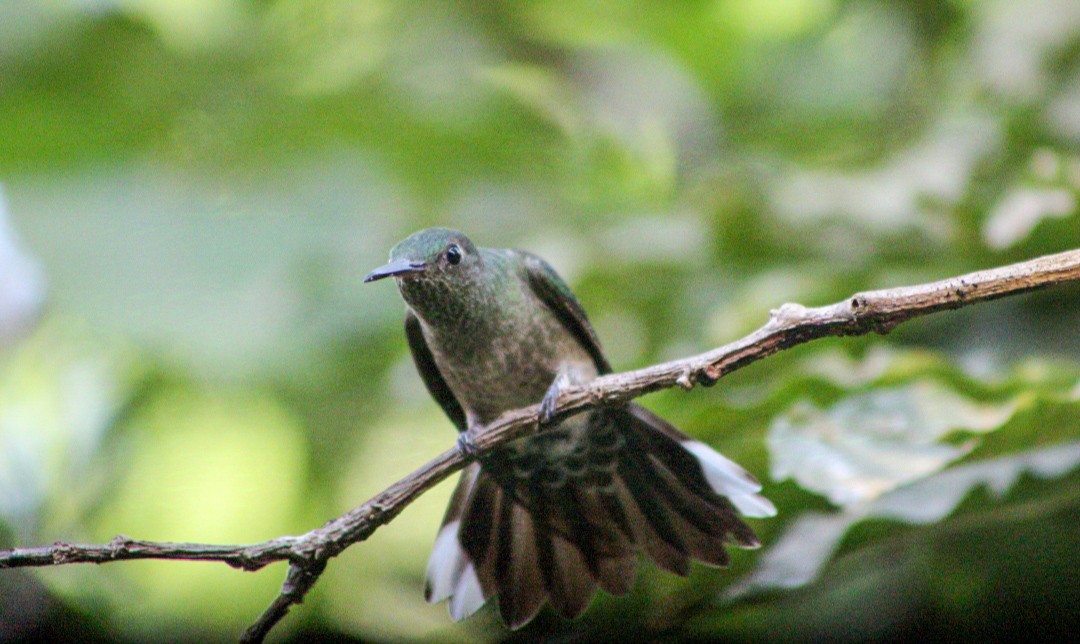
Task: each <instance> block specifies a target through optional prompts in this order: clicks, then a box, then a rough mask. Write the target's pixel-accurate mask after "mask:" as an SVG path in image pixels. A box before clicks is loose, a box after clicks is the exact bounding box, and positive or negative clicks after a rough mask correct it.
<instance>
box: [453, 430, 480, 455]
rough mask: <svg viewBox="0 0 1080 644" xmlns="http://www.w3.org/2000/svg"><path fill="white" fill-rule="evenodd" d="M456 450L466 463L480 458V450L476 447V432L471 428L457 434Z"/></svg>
mask: <svg viewBox="0 0 1080 644" xmlns="http://www.w3.org/2000/svg"><path fill="white" fill-rule="evenodd" d="M457 450H458V453H460V454H461V455H462V456H463V457H464V458H465V460H467V461H475V460H476V458H477V457H478V456H480V448H479V447H477V445H476V432H474V431H473V430H472V428H471V427H470V428H469V429H466V430H465V431H463V432H461V433H460V434H458V437H457Z"/></svg>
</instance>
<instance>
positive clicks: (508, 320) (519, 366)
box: [428, 309, 597, 423]
mask: <svg viewBox="0 0 1080 644" xmlns="http://www.w3.org/2000/svg"><path fill="white" fill-rule="evenodd" d="M428 342H429V345H430V346H431V349H432V354H433V355H434V357H435V362H436V364H437V365H438V367H439V371H440V372H441V373H442V375H443V378H444V379H445V380H446V383H447V385H448V386H449V387H450V389H451V391H453V392H454V396H455V397H456V398H457V400H458V402H460V403H461V406H462V407H463V408H464V409H465V412H466V414H467V415H470V416H473V417H475V418H477V419H478V420H480V421H481V422H483V423H488V422H491V421H492V420H494V419H495V418H497V417H498V416H499V415H500V414H502V413H503V412H506V411H509V410H512V409H517V408H520V407H525V406H528V405H533V404H536V403H538V402H540V400H541V399H542V398H543V397H544V393H545V392H547V390H548V387H550V386H551V383H552V381H553V380H554V379H555V377H556V375H558V374H559V373H560V372H562V373H566V374H567V375H568V376H569V378H570V381H571V382H574V383H579V384H580V383H585V382H588V381H590V380H592V379H593V378H595V377H596V375H597V370H596V366H595V364H594V363H593V360H592V357H591V356H590V355H589V354H588V352H587V351H585V349H584V348H583V347H582V346H581V345H580V343H579V342H578V341H577V339H576V338H575V337H574V336H573V335H571V334H570V332H569V331H567V330H566V328H565V327H564V326H563V325H562V323H561V322H559V320H558V319H556V318H555V316H554V315H552V314H551V313H550V312H548V311H547V310H546V309H540V310H538V311H537V312H536V313H535V314H533V315H528V316H520V315H513V314H508V315H503V316H500V317H495V318H493V319H490V320H485V321H483V322H477V321H474V322H473V324H472V326H471V328H466V329H461V330H459V331H457V332H454V333H445V332H443V333H432V334H431V336H429V337H428Z"/></svg>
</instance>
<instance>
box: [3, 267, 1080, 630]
mask: <svg viewBox="0 0 1080 644" xmlns="http://www.w3.org/2000/svg"><path fill="white" fill-rule="evenodd" d="M1067 282H1080V249H1077V250H1071V251H1066V252H1063V253H1058V254H1056V255H1047V256H1045V257H1040V258H1037V259H1033V260H1030V261H1026V262H1021V263H1018V264H1012V265H1010V266H1004V267H1000V268H994V269H990V270H986V271H979V272H976V273H969V274H967V275H963V276H960V277H953V278H950V279H946V280H942V281H939V282H933V283H930V284H922V285H918V286H908V287H901V288H892V289H885V290H880V291H868V292H865V293H857V294H855V295H853V296H851V297H849V298H847V299H846V300H843V301H841V302H837V303H835V304H831V305H828V306H822V307H818V308H806V307H804V306H801V305H799V304H784V305H783V306H781V307H780V308H778V309H775V310H773V311H772V312H771V313H770V316H769V321H768V322H767V323H766V324H765V325H764V326H762V327H761V328H759V329H758V330H757V331H754V332H753V333H751V334H750V335H748V336H746V337H744V338H742V339H740V340H737V341H735V342H732V343H731V344H727V345H724V346H722V347H719V348H717V349H713V350H712V351H709V352H707V353H703V354H701V355H697V356H692V357H690V358H685V359H682V360H673V361H671V362H666V363H663V364H659V365H655V366H651V367H646V368H644V369H638V370H636V371H627V372H623V373H615V374H609V375H606V376H602V377H599V378H597V379H595V380H593V381H592V382H591V383H589V384H588V385H587V386H583V387H576V388H571V389H567V390H566V391H564V392H563V393H562V395H560V396H559V401H558V412H559V415H560V416H563V415H569V414H572V413H575V412H578V411H581V410H583V409H585V408H587V407H593V406H597V405H618V404H622V403H625V402H628V401H630V400H632V399H634V398H637V397H638V396H641V395H643V394H646V393H649V392H652V391H657V390H659V389H665V388H669V387H673V386H676V385H678V386H680V387H682V388H684V389H692V388H693V387H694V385H695V384H701V385H704V386H710V385H713V384H715V383H716V381H717V380H719V379H720V378H721V377H723V376H725V375H727V374H729V373H731V372H732V371H735V370H736V369H739V368H741V367H744V366H746V365H748V364H750V363H752V362H756V361H758V360H761V359H762V358H765V357H767V356H770V355H772V354H774V353H777V352H779V351H782V350H784V349H787V348H790V347H793V346H795V345H799V344H803V343H804V342H809V341H810V340H814V339H816V338H822V337H827V336H844V335H865V334H867V333H871V332H876V333H888V332H889V331H890V330H891V329H892V328H893V327H895V326H896V325H897V324H900V323H901V322H904V321H906V320H910V319H912V318H916V317H920V316H923V315H928V314H930V313H934V312H936V311H942V310H945V309H955V308H959V307H962V306H967V305H969V304H975V303H978V302H985V301H988V300H992V299H996V298H1000V297H1006V296H1009V295H1016V294H1019V293H1024V292H1027V291H1032V290H1035V289H1039V288H1044V287H1047V286H1053V285H1056V284H1063V283H1067ZM538 410H539V406H538V405H533V406H531V407H526V408H523V409H518V410H515V411H511V412H507V413H505V414H503V415H502V416H500V417H499V418H498V419H496V420H495V422H493V423H492V424H491V425H489V426H488V427H486V428H484V430H483V431H481V432H479V433H478V435H477V437H476V440H475V447H476V450H477V454H476V455H483V454H485V453H487V452H489V451H491V450H492V449H494V448H495V447H496V446H497V445H500V444H502V443H505V442H507V441H510V440H513V439H515V438H519V437H521V436H524V435H526V434H528V433H531V432H534V431H535V430H536V425H537V413H538ZM466 462H467V458H466V457H465V456H464V455H462V454H460V453H459V452H458V450H457V449H451V450H447V451H446V452H443V453H442V454H440V455H439V456H438V457H436V458H435V459H434V460H432V461H430V462H429V463H428V464H426V465H424V466H423V467H421V468H420V469H418V470H416V471H415V472H413V473H412V474H410V475H409V476H407V477H405V478H404V479H401V480H400V481H398V482H397V483H394V484H393V485H391V486H390V487H388V488H387V489H386V490H384V491H383V492H382V493H380V494H379V495H377V496H375V497H374V498H372V499H370V500H369V501H367V502H366V503H364V504H363V505H361V506H359V507H357V508H354V509H353V510H350V511H349V512H347V513H345V514H343V515H341V516H340V517H338V518H336V519H333V520H331V521H329V522H327V523H326V524H325V525H324V526H322V527H321V528H318V529H316V530H312V531H310V532H308V533H306V534H304V535H301V536H285V537H279V538H277V539H271V540H269V541H264V542H262V543H257V544H253V545H247V546H221V545H207V544H195V543H168V542H152V541H138V540H135V539H129V538H127V537H123V536H117V537H116V538H114V539H113V540H112V541H110V542H109V543H107V544H102V545H80V544H68V543H59V542H58V543H54V544H53V545H51V546H41V547H35V548H15V549H12V550H0V568H18V567H28V566H51V565H60V564H73V563H107V562H110V561H120V560H126V559H190V560H201V561H221V562H224V563H226V564H228V565H230V566H233V567H235V568H240V569H243V570H258V569H260V568H262V567H263V566H266V565H267V564H269V563H272V562H275V561H289V562H290V565H289V572H288V574H287V576H286V580H285V583H284V584H283V586H282V590H281V593H280V595H279V596H278V598H277V599H275V600H274V602H273V604H271V606H270V607H269V608H267V609H266V611H265V612H264V613H263V614H262V615H261V616H260V617H259V619H258V621H256V622H255V623H254V624H253V625H252V626H251V627H250V628H249V629H248V630H247V631H246V632H245V633H244V636H243V638H242V639H243V641H248V642H261V641H262V640H263V638H264V637H265V636H266V634H267V633H268V632H269V631H270V630H271V629H272V628H273V627H274V625H275V624H277V622H279V621H280V620H281V619H282V618H284V617H285V615H286V614H287V613H288V612H289V609H290V608H291V607H292V606H293V605H294V604H299V603H301V602H302V601H303V599H304V596H305V595H306V594H307V592H308V590H310V589H311V587H312V586H314V584H315V583H316V582H317V581H318V579H319V576H320V575H321V574H322V572H323V570H325V568H326V564H327V562H328V561H329V559H330V558H332V557H334V556H336V555H338V554H339V553H340V552H342V551H343V550H345V549H346V548H348V547H349V546H351V545H352V544H354V543H357V542H359V541H363V540H365V539H367V538H368V537H369V536H370V535H371V534H372V533H373V532H374V531H375V530H376V529H378V528H379V527H380V526H382V525H384V524H386V523H389V522H390V521H391V520H393V519H394V517H396V516H397V515H398V514H399V513H400V512H401V511H402V510H403V509H404V508H405V506H407V505H408V504H409V503H411V502H412V501H413V500H415V499H416V498H417V497H419V496H420V495H421V494H423V493H424V492H426V491H427V490H429V489H430V488H432V487H434V486H435V485H437V484H438V483H440V482H442V481H443V480H444V479H446V478H447V477H448V476H450V475H451V474H453V473H454V472H456V471H458V470H460V469H461V468H462V467H463V466H464V465H465V463H466Z"/></svg>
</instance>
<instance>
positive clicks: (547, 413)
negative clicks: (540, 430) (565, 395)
mask: <svg viewBox="0 0 1080 644" xmlns="http://www.w3.org/2000/svg"><path fill="white" fill-rule="evenodd" d="M558 402H559V388H558V387H556V386H554V385H553V386H552V387H551V388H550V389H548V390H547V393H546V394H544V399H543V400H541V401H540V413H539V414H538V415H537V423H539V425H540V427H547V426H548V425H550V424H551V423H552V421H554V420H555V407H556V406H557V404H558Z"/></svg>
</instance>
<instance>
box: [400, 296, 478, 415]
mask: <svg viewBox="0 0 1080 644" xmlns="http://www.w3.org/2000/svg"><path fill="white" fill-rule="evenodd" d="M405 335H406V336H407V337H408V338H409V349H411V350H412V357H413V362H415V363H416V370H417V371H419V372H420V378H422V379H423V381H424V385H425V386H427V389H428V392H430V393H431V397H432V398H434V399H435V402H437V403H439V406H440V407H442V408H443V411H444V412H446V415H447V416H449V417H450V420H451V421H452V422H453V423H454V425H455V426H456V427H457V428H458V431H459V432H463V431H465V428H466V423H465V410H463V409H462V408H461V403H459V402H458V400H457V398H455V397H454V392H452V391H450V386H449V385H447V384H446V380H444V379H443V376H442V373H440V372H439V366H438V365H437V364H435V356H433V355H432V354H431V349H430V348H428V345H427V340H426V339H424V331H423V329H421V328H420V319H419V318H417V317H416V315H415V314H413V312H412V311H409V312H407V313H406V314H405Z"/></svg>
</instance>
